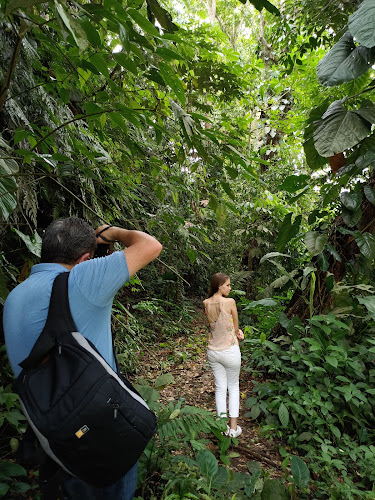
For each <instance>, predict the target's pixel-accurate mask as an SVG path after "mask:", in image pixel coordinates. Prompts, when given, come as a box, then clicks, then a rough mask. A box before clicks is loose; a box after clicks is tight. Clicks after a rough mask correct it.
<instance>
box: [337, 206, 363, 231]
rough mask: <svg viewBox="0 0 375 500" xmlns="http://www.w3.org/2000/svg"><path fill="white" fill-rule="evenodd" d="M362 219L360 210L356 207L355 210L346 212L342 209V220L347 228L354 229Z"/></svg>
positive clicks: (346, 210)
mask: <svg viewBox="0 0 375 500" xmlns="http://www.w3.org/2000/svg"><path fill="white" fill-rule="evenodd" d="M361 217H362V209H361V207H358V208H357V209H356V210H354V211H353V210H348V209H347V208H343V210H342V218H343V219H344V222H345V224H347V225H348V226H349V227H354V226H356V225H357V224H358V222H359V221H360V220H361Z"/></svg>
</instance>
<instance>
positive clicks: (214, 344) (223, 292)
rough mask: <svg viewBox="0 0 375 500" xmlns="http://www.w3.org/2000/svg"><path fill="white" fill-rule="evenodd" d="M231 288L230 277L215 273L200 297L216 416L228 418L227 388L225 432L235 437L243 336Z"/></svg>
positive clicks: (238, 429)
mask: <svg viewBox="0 0 375 500" xmlns="http://www.w3.org/2000/svg"><path fill="white" fill-rule="evenodd" d="M230 291H231V285H230V278H229V276H227V275H226V274H223V273H216V274H214V275H213V276H212V278H211V284H210V290H209V292H208V296H207V299H205V300H204V301H203V305H204V310H205V313H206V316H207V318H208V320H209V322H210V337H209V342H208V347H207V360H208V364H209V365H210V367H211V368H212V371H213V374H214V378H215V401H216V413H217V415H218V417H223V418H227V417H228V414H227V392H228V393H229V425H228V424H227V431H226V433H225V434H226V435H227V436H229V437H238V436H239V435H240V434H241V433H242V429H241V427H240V426H239V425H237V421H238V416H239V408H240V389H239V376H240V369H241V351H240V347H239V343H238V341H239V340H242V339H243V338H244V335H243V332H242V330H240V329H239V326H238V312H237V306H236V302H235V301H234V299H230V298H228V295H229V292H230Z"/></svg>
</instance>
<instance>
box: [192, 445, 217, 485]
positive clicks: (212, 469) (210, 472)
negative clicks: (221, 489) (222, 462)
mask: <svg viewBox="0 0 375 500" xmlns="http://www.w3.org/2000/svg"><path fill="white" fill-rule="evenodd" d="M196 461H197V464H198V465H199V469H200V471H201V472H202V473H203V474H204V475H205V476H207V477H208V478H212V477H213V476H214V475H215V474H216V473H217V471H218V464H217V460H216V458H215V456H214V455H213V454H212V453H211V452H210V451H209V450H201V451H198V453H197V456H196Z"/></svg>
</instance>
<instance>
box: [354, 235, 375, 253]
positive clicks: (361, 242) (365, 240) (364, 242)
mask: <svg viewBox="0 0 375 500" xmlns="http://www.w3.org/2000/svg"><path fill="white" fill-rule="evenodd" d="M354 238H355V241H356V242H357V245H358V247H359V250H360V252H361V254H362V255H363V256H364V257H366V259H369V260H373V259H375V236H374V235H372V234H370V233H361V232H360V231H356V232H355V233H354Z"/></svg>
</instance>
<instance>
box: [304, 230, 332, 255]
mask: <svg viewBox="0 0 375 500" xmlns="http://www.w3.org/2000/svg"><path fill="white" fill-rule="evenodd" d="M327 240H328V236H327V235H326V234H324V233H323V234H322V233H318V232H316V231H309V232H308V233H306V236H305V245H306V248H307V250H308V251H309V252H310V253H311V254H312V256H314V255H318V254H319V253H320V252H322V250H323V248H324V247H325V244H326V243H327Z"/></svg>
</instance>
